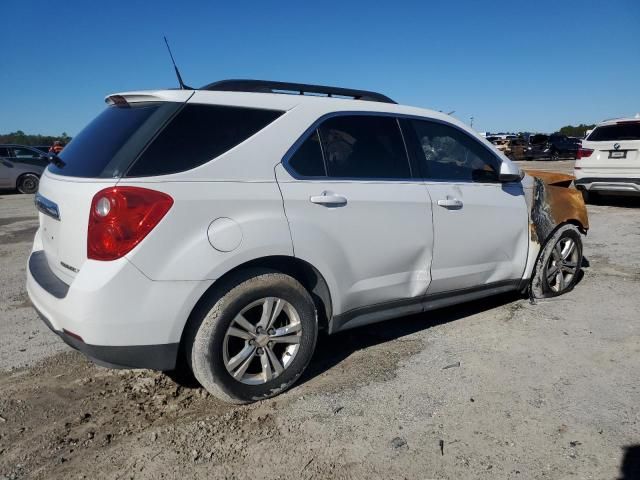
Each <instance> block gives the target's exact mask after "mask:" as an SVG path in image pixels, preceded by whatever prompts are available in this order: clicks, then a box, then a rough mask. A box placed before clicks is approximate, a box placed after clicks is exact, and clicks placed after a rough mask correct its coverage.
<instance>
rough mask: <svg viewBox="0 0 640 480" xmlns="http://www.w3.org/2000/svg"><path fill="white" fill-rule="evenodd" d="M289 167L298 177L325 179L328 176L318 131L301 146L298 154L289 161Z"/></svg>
mask: <svg viewBox="0 0 640 480" xmlns="http://www.w3.org/2000/svg"><path fill="white" fill-rule="evenodd" d="M289 165H290V166H291V168H293V169H294V170H295V171H296V173H298V175H303V176H305V177H324V176H326V175H327V171H326V169H325V167H324V159H323V158H322V147H321V146H320V137H319V136H318V131H317V130H314V131H313V134H311V135H309V137H308V138H307V139H306V140H305V141H304V143H302V145H300V147H299V148H298V150H297V151H296V153H294V154H293V156H292V157H291V158H290V159H289Z"/></svg>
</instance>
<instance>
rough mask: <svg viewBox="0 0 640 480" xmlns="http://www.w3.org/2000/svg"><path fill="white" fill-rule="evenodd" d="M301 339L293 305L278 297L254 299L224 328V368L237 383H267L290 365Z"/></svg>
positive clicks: (300, 326) (297, 315)
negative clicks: (225, 330)
mask: <svg viewBox="0 0 640 480" xmlns="http://www.w3.org/2000/svg"><path fill="white" fill-rule="evenodd" d="M301 337H302V323H301V322H300V315H299V314H298V312H297V311H296V309H295V308H294V307H293V305H291V304H290V303H289V302H287V301H286V300H284V299H282V298H278V297H266V298H262V299H260V300H256V301H255V302H252V303H250V304H249V305H247V306H246V307H244V308H243V309H242V310H241V311H240V313H238V314H237V315H236V316H235V317H234V319H233V321H232V322H231V324H230V325H229V327H228V328H227V332H226V333H225V336H224V341H223V352H222V356H223V361H224V366H225V368H226V369H227V372H229V374H230V375H231V376H232V377H233V378H234V379H236V380H237V381H239V382H241V383H245V384H247V385H260V384H263V383H266V382H269V381H271V380H273V379H274V378H277V377H278V376H280V375H281V374H282V373H283V372H284V371H285V370H286V369H287V367H289V366H290V365H291V363H292V362H293V360H294V358H295V356H296V354H297V353H298V350H299V349H300V340H301Z"/></svg>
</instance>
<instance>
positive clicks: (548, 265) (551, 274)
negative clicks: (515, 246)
mask: <svg viewBox="0 0 640 480" xmlns="http://www.w3.org/2000/svg"><path fill="white" fill-rule="evenodd" d="M581 267H582V238H581V236H580V232H579V231H578V229H577V228H576V227H575V226H573V225H569V224H566V225H562V226H561V227H560V228H558V229H557V230H556V231H555V232H554V233H553V235H551V237H550V238H549V239H548V240H547V242H546V243H545V245H544V247H543V249H542V251H541V252H540V255H539V256H538V261H537V262H536V266H535V270H534V275H533V279H532V280H531V293H532V294H533V296H534V297H535V298H549V297H556V296H558V295H562V294H563V293H567V292H569V291H571V290H572V289H573V287H574V286H575V285H576V283H577V281H578V278H579V274H580V271H581Z"/></svg>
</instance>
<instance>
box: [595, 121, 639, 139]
mask: <svg viewBox="0 0 640 480" xmlns="http://www.w3.org/2000/svg"><path fill="white" fill-rule="evenodd" d="M587 140H589V141H591V142H614V141H618V140H640V122H625V123H616V124H615V125H603V126H601V127H596V128H595V130H594V131H593V132H591V135H589V138H587Z"/></svg>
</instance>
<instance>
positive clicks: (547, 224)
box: [525, 170, 589, 245]
mask: <svg viewBox="0 0 640 480" xmlns="http://www.w3.org/2000/svg"><path fill="white" fill-rule="evenodd" d="M526 173H527V176H528V177H529V178H531V184H530V188H531V195H527V205H528V207H529V226H530V231H531V241H532V242H533V243H537V244H539V245H543V244H544V243H545V241H546V240H547V238H549V236H550V235H551V233H552V232H553V231H554V230H555V229H556V228H557V227H558V226H559V225H562V224H563V223H571V224H574V225H576V226H577V227H578V229H579V230H580V231H581V232H582V233H583V234H586V233H587V230H588V229H589V217H588V215H587V207H586V205H585V204H584V200H583V198H582V194H581V193H580V192H579V191H578V190H576V189H575V188H573V187H572V186H571V184H572V182H573V180H574V179H575V177H573V176H572V175H567V174H564V173H555V172H544V171H540V170H526ZM525 178H526V177H525ZM525 188H526V187H525Z"/></svg>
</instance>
